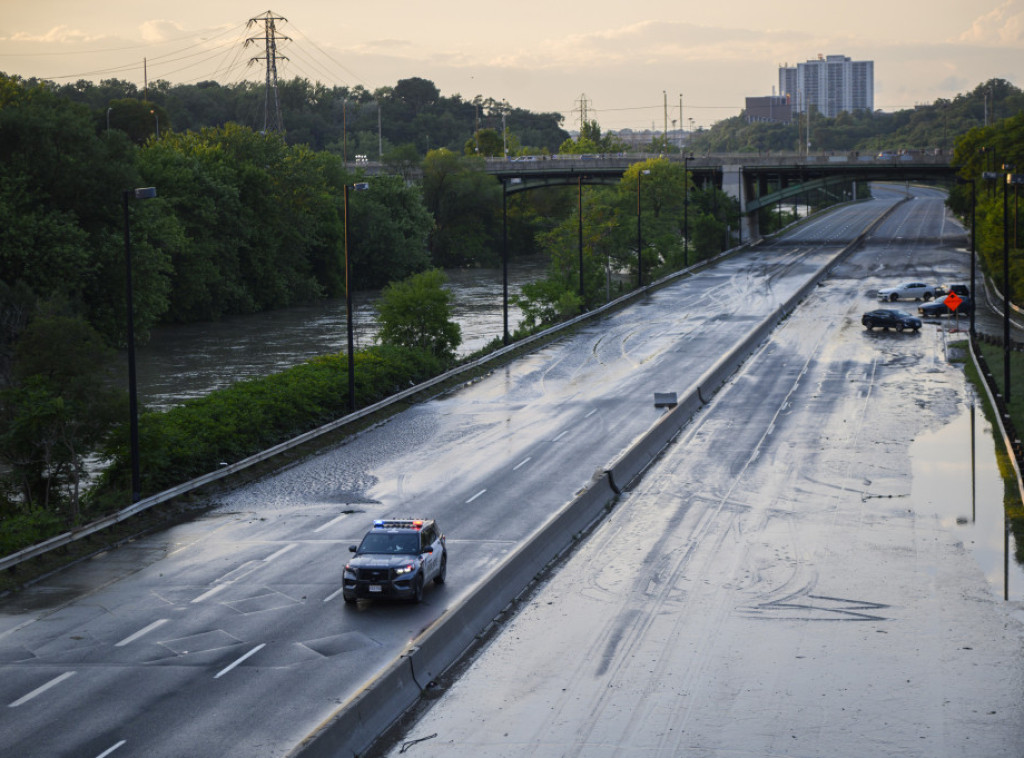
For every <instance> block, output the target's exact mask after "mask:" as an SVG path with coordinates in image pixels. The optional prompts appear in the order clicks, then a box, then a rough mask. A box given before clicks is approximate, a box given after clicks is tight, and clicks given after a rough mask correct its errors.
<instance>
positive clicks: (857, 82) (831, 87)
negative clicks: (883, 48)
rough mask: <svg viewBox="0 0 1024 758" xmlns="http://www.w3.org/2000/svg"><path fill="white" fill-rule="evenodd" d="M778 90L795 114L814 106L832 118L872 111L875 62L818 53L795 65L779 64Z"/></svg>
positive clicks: (804, 111)
mask: <svg viewBox="0 0 1024 758" xmlns="http://www.w3.org/2000/svg"><path fill="white" fill-rule="evenodd" d="M779 93H780V94H782V95H785V96H787V97H788V98H789V101H790V104H791V105H792V107H793V111H794V112H795V113H806V112H807V110H808V109H809V108H810V107H811V106H814V108H815V110H817V111H818V113H821V114H822V115H825V116H828V117H829V118H833V117H835V116H836V115H838V114H839V113H841V112H842V111H857V110H868V111H870V110H874V108H875V62H874V61H854V60H850V59H849V58H848V57H846V56H845V55H829V56H821V55H819V56H818V59H817V60H809V61H807V62H805V63H798V64H796V66H780V67H779Z"/></svg>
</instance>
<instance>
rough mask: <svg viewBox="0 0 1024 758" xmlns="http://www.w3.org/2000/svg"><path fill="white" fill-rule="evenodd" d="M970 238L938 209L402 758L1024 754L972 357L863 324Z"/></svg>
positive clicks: (623, 521) (939, 276) (574, 571)
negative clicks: (984, 553) (987, 558)
mask: <svg viewBox="0 0 1024 758" xmlns="http://www.w3.org/2000/svg"><path fill="white" fill-rule="evenodd" d="M948 223H950V220H949V219H948V218H947V217H945V214H944V210H943V208H942V201H941V197H939V196H938V195H937V194H934V193H932V192H930V191H927V190H915V199H914V200H912V201H910V202H908V203H906V204H904V205H903V206H901V207H900V208H899V209H897V210H896V212H894V213H893V214H892V215H891V216H890V217H889V218H888V220H887V221H886V222H885V224H883V225H882V226H881V227H880V228H879V229H878V230H877V231H876V233H875V235H874V236H873V237H871V238H870V239H869V240H868V241H867V243H866V244H865V246H864V247H863V248H862V249H861V250H859V251H858V252H856V253H855V254H854V255H853V256H851V257H850V258H848V259H847V260H845V261H844V262H843V263H842V264H841V265H840V266H838V267H836V269H835V270H834V271H833V274H832V276H831V277H830V278H828V279H827V280H826V281H824V282H823V283H822V285H821V286H820V287H818V288H817V289H816V291H815V292H814V293H813V294H812V295H811V296H810V297H808V298H807V300H806V301H805V302H804V303H803V304H802V305H801V307H799V308H798V309H797V310H796V311H795V312H794V313H793V314H792V316H791V317H790V318H789V319H788V320H787V321H786V322H785V323H784V324H783V325H782V326H780V327H779V328H778V329H777V330H776V331H775V333H774V334H773V336H772V338H771V339H770V340H769V341H768V342H767V343H765V344H764V345H763V346H762V348H761V350H760V351H759V352H758V353H757V354H756V355H755V356H753V357H752V358H751V359H750V360H749V361H748V362H747V364H746V365H745V366H744V368H743V370H742V371H741V372H740V373H739V374H737V375H736V376H735V377H734V378H733V379H732V381H731V382H730V383H729V384H728V385H727V387H726V388H724V389H723V391H722V392H720V393H719V395H717V396H716V398H715V400H714V402H713V403H712V404H711V405H710V406H709V407H708V408H706V409H705V410H704V411H702V413H701V414H700V416H699V417H698V418H697V419H695V421H694V422H693V423H692V424H691V425H690V426H689V427H688V428H687V430H686V431H685V433H684V434H682V435H681V436H680V438H679V439H678V440H676V442H675V443H674V444H673V445H672V446H671V448H670V449H668V450H667V451H666V452H665V454H664V455H663V456H662V458H661V459H660V460H659V461H658V462H657V463H656V465H655V466H653V467H652V468H651V469H650V470H649V471H648V472H647V473H646V475H645V476H644V478H643V479H642V481H641V482H640V483H639V484H638V485H637V486H636V488H635V489H634V490H632V491H631V492H629V493H628V496H626V497H624V498H623V499H622V500H621V501H620V502H619V504H618V505H617V506H616V508H615V510H614V511H613V512H612V514H611V515H610V516H609V517H608V518H607V519H606V520H605V521H604V522H603V523H602V525H601V527H600V528H599V529H598V530H597V531H596V532H595V533H594V534H593V535H592V536H591V537H590V538H589V539H588V540H587V542H586V543H585V544H584V545H583V547H582V548H581V549H580V550H579V551H578V552H577V553H576V554H575V555H574V556H573V558H572V559H571V560H570V561H569V562H568V563H567V564H566V565H565V566H563V567H561V568H560V570H559V571H558V572H557V573H556V574H555V575H554V576H552V577H551V578H550V579H549V580H548V581H547V582H546V583H545V584H544V585H543V586H542V587H541V588H539V589H538V590H537V591H536V592H535V593H533V594H532V596H531V597H530V598H529V599H528V600H527V601H525V602H524V604H523V607H522V608H521V610H520V611H519V613H518V614H517V616H516V617H515V618H514V619H513V620H512V621H511V622H509V623H508V624H507V625H506V626H505V627H504V628H503V629H502V630H501V632H500V633H499V634H496V635H495V636H494V637H493V639H491V640H490V642H489V643H488V645H487V646H486V648H485V649H484V650H483V651H482V652H481V653H480V654H479V655H478V656H477V657H476V659H475V660H474V661H473V662H472V663H471V664H469V665H468V666H466V667H465V668H464V669H463V670H460V671H459V672H458V675H457V676H456V675H455V673H453V674H452V676H451V677H450V678H447V679H445V680H443V681H440V682H438V683H437V687H436V688H435V691H434V692H433V697H432V698H431V699H430V700H425V701H424V702H423V704H422V706H421V711H420V713H419V714H418V717H417V719H416V720H415V721H414V722H412V723H409V724H406V725H405V726H404V728H403V729H402V730H401V732H400V733H398V734H396V735H395V740H394V742H393V743H392V746H391V747H390V748H389V749H388V750H386V751H384V752H386V753H387V755H389V756H398V755H403V756H409V757H411V758H429V757H431V756H438V757H439V756H446V757H447V758H451V757H452V756H474V758H480V757H486V758H497V757H498V756H522V755H530V756H537V757H540V758H544V757H546V756H551V757H552V758H553V757H555V756H559V757H565V756H585V757H586V758H601V757H602V756H609V757H611V756H616V757H617V758H621V757H623V756H644V757H645V758H646V757H648V756H666V758H667V757H668V756H673V757H677V756H701V757H702V758H705V757H706V758H712V757H714V758H725V757H726V756H728V757H729V758H735V757H736V756H751V757H753V756H758V757H761V756H849V757H850V758H855V757H856V758H860V757H862V756H867V755H871V756H897V755H898V756H921V757H922V758H925V757H927V758H935V757H936V756H939V757H942V756H950V757H952V756H992V757H995V756H1008V755H1020V754H1021V753H1022V752H1024V706H1022V703H1021V698H1020V687H1021V683H1022V682H1024V658H1022V656H1021V652H1022V647H1024V626H1022V620H1024V611H1022V606H1021V603H1020V600H1019V598H1020V597H1021V588H1020V587H1018V588H1017V589H1016V593H1017V594H1016V597H1017V598H1018V599H1016V600H1011V602H1004V601H1003V600H1002V597H1001V591H1002V587H1001V586H1000V585H999V582H998V579H997V578H996V577H995V576H992V575H986V572H987V571H988V570H989V568H990V567H989V566H986V565H985V564H984V563H980V562H979V556H978V551H975V546H974V545H973V544H972V543H973V542H974V541H975V539H978V540H979V541H980V540H981V539H982V537H981V536H980V535H982V534H986V535H989V536H988V537H986V538H985V539H990V538H992V537H994V538H995V539H997V540H998V539H999V537H1001V533H1002V518H1001V512H1000V510H1001V496H1002V494H1001V487H1000V482H999V479H998V473H997V467H996V464H995V461H994V453H993V439H992V431H991V429H990V428H988V427H987V425H986V424H984V423H983V422H981V421H977V422H975V421H974V420H972V421H971V423H970V424H968V423H967V421H968V419H969V418H971V417H972V416H974V415H975V413H974V410H973V408H974V407H975V405H976V398H975V397H974V393H973V390H972V388H971V387H970V386H969V385H968V384H967V383H966V381H965V379H964V375H963V371H962V368H961V365H960V364H959V363H957V362H956V360H959V359H961V358H962V357H963V351H962V350H958V349H956V348H955V347H953V346H952V345H953V344H954V343H955V341H956V340H958V339H962V335H959V334H956V333H951V331H950V329H951V327H952V326H953V322H952V321H951V320H945V321H939V320H936V321H935V322H933V323H929V324H926V325H925V327H924V328H923V329H922V330H921V331H920V332H919V333H912V332H904V333H896V332H895V331H889V332H880V331H875V332H868V331H866V330H865V329H864V328H863V327H862V326H861V324H860V314H861V313H862V312H863V311H864V310H868V309H870V308H872V307H876V306H877V302H876V301H875V300H874V297H873V295H874V292H875V291H876V290H877V289H878V288H880V287H883V286H887V285H889V284H892V283H895V282H896V281H900V280H915V279H921V280H924V281H943V282H948V281H957V280H962V279H963V276H964V273H965V271H966V270H967V269H966V265H967V264H968V261H969V259H968V257H967V256H966V255H965V254H964V252H963V251H962V250H957V249H956V246H955V244H950V240H949V239H948V236H947V231H945V230H946V224H948ZM901 307H905V308H907V309H908V310H911V309H912V307H913V306H911V304H903V305H902V306H901ZM948 431H955V434H954V435H952V436H951V435H949V434H948V433H947V432H948ZM969 436H970V438H969ZM937 440H941V443H942V444H941V445H937V444H936V441H937ZM972 440H973V444H972ZM972 493H973V494H972ZM974 496H976V497H978V499H981V500H982V501H987V502H988V504H989V505H990V506H991V505H993V503H994V507H993V508H991V510H990V511H989V516H988V518H989V520H990V521H991V524H990V525H989V527H990V528H988V529H987V531H985V532H984V533H982V532H979V531H975V530H974V529H975V524H974V523H973V519H974V518H975V517H973V516H970V515H967V514H970V502H971V500H972V497H974ZM990 547H993V546H991V545H985V546H984V549H988V548H990ZM1011 549H1012V547H1011ZM439 693H443V694H440V695H439Z"/></svg>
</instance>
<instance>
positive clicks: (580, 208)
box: [576, 175, 586, 309]
mask: <svg viewBox="0 0 1024 758" xmlns="http://www.w3.org/2000/svg"><path fill="white" fill-rule="evenodd" d="M576 181H577V183H578V185H579V188H578V190H577V208H576V220H577V229H578V234H577V237H578V239H579V252H580V308H584V309H585V308H586V300H584V298H583V176H582V175H580V176H578V177H576Z"/></svg>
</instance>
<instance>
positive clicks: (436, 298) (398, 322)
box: [377, 269, 462, 363]
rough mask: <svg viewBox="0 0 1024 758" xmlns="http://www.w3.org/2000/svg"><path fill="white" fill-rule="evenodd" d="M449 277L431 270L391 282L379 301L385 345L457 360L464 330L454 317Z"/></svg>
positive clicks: (378, 312) (446, 361)
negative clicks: (424, 351)
mask: <svg viewBox="0 0 1024 758" xmlns="http://www.w3.org/2000/svg"><path fill="white" fill-rule="evenodd" d="M446 281H447V277H446V276H445V275H444V272H443V271H441V270H440V269H431V270H429V271H424V272H422V273H420V274H416V275H414V276H411V277H409V278H408V279H404V280H402V281H399V282H394V283H392V284H389V285H388V286H387V287H385V288H384V291H383V292H382V293H381V298H380V300H379V301H378V302H377V323H378V324H379V325H380V330H379V331H378V334H377V339H378V341H379V342H380V343H381V344H383V345H397V346H399V347H404V348H412V349H417V350H426V351H427V352H429V353H430V354H431V355H433V356H435V357H437V358H438V359H439V360H441V361H443V362H445V363H451V362H453V361H454V360H455V353H456V350H458V347H459V345H460V344H461V343H462V330H461V328H460V327H459V325H458V324H457V323H455V322H454V321H452V320H451V317H452V313H451V304H452V296H451V293H450V292H449V291H448V290H446V289H445V288H444V283H445V282H446Z"/></svg>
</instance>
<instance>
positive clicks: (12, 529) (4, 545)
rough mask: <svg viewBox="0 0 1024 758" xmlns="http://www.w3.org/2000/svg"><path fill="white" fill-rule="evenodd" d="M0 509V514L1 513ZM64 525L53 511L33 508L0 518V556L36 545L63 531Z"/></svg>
mask: <svg viewBox="0 0 1024 758" xmlns="http://www.w3.org/2000/svg"><path fill="white" fill-rule="evenodd" d="M2 512H3V511H2V509H0V513H2ZM64 529H65V525H64V523H63V522H62V520H61V518H60V516H59V515H58V514H57V513H56V512H54V511H47V510H43V509H42V508H33V509H30V510H23V511H15V512H12V513H9V514H7V515H4V516H2V517H0V555H10V554H11V553H15V552H17V551H18V550H23V549H24V548H26V547H30V546H32V545H36V544H38V543H40V542H43V541H44V540H47V539H49V538H50V537H53V536H56V535H57V534H60V533H61V532H62V531H64Z"/></svg>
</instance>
